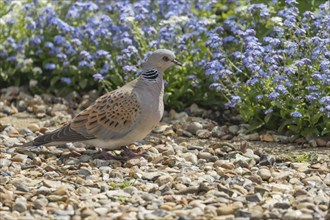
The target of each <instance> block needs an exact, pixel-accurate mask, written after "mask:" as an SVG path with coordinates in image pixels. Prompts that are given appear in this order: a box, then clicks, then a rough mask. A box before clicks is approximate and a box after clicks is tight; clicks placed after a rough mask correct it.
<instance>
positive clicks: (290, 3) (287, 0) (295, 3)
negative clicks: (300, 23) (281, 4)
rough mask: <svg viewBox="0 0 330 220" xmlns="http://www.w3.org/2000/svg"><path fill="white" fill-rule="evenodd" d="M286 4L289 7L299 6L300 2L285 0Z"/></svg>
mask: <svg viewBox="0 0 330 220" xmlns="http://www.w3.org/2000/svg"><path fill="white" fill-rule="evenodd" d="M285 3H286V4H288V5H297V4H298V2H297V1H296V0H285Z"/></svg>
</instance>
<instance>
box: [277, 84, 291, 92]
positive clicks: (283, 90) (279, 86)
mask: <svg viewBox="0 0 330 220" xmlns="http://www.w3.org/2000/svg"><path fill="white" fill-rule="evenodd" d="M275 89H276V91H279V92H281V93H282V94H286V93H288V90H287V89H286V88H285V87H284V86H283V85H277V86H276V87H275Z"/></svg>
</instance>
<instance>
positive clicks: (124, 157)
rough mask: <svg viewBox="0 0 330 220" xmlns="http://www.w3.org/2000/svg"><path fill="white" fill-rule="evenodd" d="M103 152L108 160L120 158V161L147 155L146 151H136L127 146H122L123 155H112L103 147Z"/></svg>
mask: <svg viewBox="0 0 330 220" xmlns="http://www.w3.org/2000/svg"><path fill="white" fill-rule="evenodd" d="M101 154H102V156H103V157H104V159H106V160H120V161H127V160H129V159H132V158H135V157H143V156H145V155H146V153H145V152H134V151H132V150H131V149H129V148H127V147H123V148H122V152H121V154H120V155H121V156H115V155H111V154H109V153H108V152H107V151H106V150H105V149H101Z"/></svg>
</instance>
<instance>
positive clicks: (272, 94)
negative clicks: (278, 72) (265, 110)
mask: <svg viewBox="0 0 330 220" xmlns="http://www.w3.org/2000/svg"><path fill="white" fill-rule="evenodd" d="M279 96H280V93H278V92H271V93H270V94H269V95H268V99H269V100H271V101H273V100H276V99H277V98H278V97H279Z"/></svg>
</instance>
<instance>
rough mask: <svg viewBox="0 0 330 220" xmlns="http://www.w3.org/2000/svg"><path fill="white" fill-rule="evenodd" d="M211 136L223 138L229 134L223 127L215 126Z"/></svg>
mask: <svg viewBox="0 0 330 220" xmlns="http://www.w3.org/2000/svg"><path fill="white" fill-rule="evenodd" d="M211 134H212V136H213V137H217V138H221V137H223V136H225V135H226V134H227V132H226V130H225V129H224V128H223V127H220V126H215V127H214V128H213V129H212V131H211Z"/></svg>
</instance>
